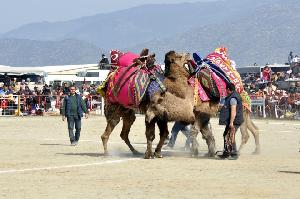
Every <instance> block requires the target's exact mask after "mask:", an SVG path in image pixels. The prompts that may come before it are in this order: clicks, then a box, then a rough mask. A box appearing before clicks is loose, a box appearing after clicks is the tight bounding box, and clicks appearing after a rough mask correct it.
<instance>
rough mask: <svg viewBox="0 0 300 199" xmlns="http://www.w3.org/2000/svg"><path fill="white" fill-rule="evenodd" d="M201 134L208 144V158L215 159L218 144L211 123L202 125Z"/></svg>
mask: <svg viewBox="0 0 300 199" xmlns="http://www.w3.org/2000/svg"><path fill="white" fill-rule="evenodd" d="M200 132H201V133H202V138H203V139H204V140H205V141H206V144H207V146H208V156H209V157H214V156H215V153H216V144H215V138H214V136H213V134H212V129H211V125H210V122H209V121H208V122H203V123H202V128H201V129H200Z"/></svg>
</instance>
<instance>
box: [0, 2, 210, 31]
mask: <svg viewBox="0 0 300 199" xmlns="http://www.w3.org/2000/svg"><path fill="white" fill-rule="evenodd" d="M199 1H211V0H0V5H1V7H0V8H1V9H0V33H3V32H6V31H9V30H11V29H14V28H17V27H19V26H21V25H24V24H27V23H32V22H40V21H50V22H52V21H64V20H69V19H74V18H79V17H82V16H89V15H94V14H98V13H103V12H111V11H115V10H121V9H125V8H130V7H134V6H137V5H142V4H149V3H181V2H199Z"/></svg>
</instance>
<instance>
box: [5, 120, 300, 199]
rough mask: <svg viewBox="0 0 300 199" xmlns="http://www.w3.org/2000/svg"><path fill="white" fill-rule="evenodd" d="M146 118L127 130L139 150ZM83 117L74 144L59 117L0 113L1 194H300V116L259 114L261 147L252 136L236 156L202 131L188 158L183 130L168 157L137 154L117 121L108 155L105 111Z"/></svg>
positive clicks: (234, 197)
mask: <svg viewBox="0 0 300 199" xmlns="http://www.w3.org/2000/svg"><path fill="white" fill-rule="evenodd" d="M143 120H144V118H143V117H137V120H136V122H135V123H134V125H133V127H132V131H131V134H130V138H131V141H132V142H133V143H134V146H135V147H136V148H137V149H138V150H139V151H140V152H144V151H145V148H146V146H145V133H144V131H145V127H144V122H143ZM82 122H83V127H82V128H83V129H82V136H81V140H80V142H79V144H78V145H77V146H75V147H74V146H70V144H69V141H68V133H67V123H66V122H62V121H61V118H60V117H24V118H0V198H12V199H19V198H22V199H41V198H72V199H75V198H89V199H90V198H222V199H224V198H231V199H240V198H255V199H260V198H272V199H274V198H284V199H286V198H295V199H296V198H300V152H299V147H300V146H299V145H300V144H299V141H300V122H299V121H280V120H255V123H256V125H257V126H258V127H259V128H260V130H261V131H260V132H261V134H260V135H261V154H260V155H252V154H251V153H252V151H253V150H254V140H253V137H252V136H251V137H250V139H249V142H248V143H247V145H246V147H245V149H244V150H243V151H242V153H241V156H240V158H239V159H238V160H218V159H214V158H207V157H206V156H205V153H206V152H207V147H206V144H205V142H204V141H203V140H202V139H201V136H199V138H198V140H199V142H200V155H199V157H198V158H191V157H190V156H189V153H188V152H186V151H184V150H183V149H182V148H183V146H184V142H185V138H184V136H183V134H181V133H180V134H179V136H178V140H177V143H176V146H175V150H173V151H170V150H164V151H163V155H164V158H162V159H153V160H145V159H143V156H140V157H133V156H132V155H131V153H130V151H129V149H128V148H127V146H126V145H125V143H123V142H122V141H121V138H120V137H119V132H120V130H121V125H120V124H119V125H118V126H117V128H116V129H115V130H114V132H113V133H112V135H111V139H110V143H109V150H110V152H111V156H110V157H104V156H103V148H102V144H101V142H100V135H101V134H102V132H103V131H104V128H105V124H106V123H105V118H104V117H101V116H92V117H91V118H89V119H87V120H86V119H83V121H82ZM169 127H170V128H171V127H172V123H170V124H169ZM212 127H213V130H214V135H215V139H216V145H217V150H222V131H223V126H219V125H217V119H212ZM157 138H158V134H157ZM156 141H157V139H156ZM237 142H238V144H239V143H240V133H239V134H238V136H237Z"/></svg>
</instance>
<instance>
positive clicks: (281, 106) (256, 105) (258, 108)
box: [250, 96, 300, 119]
mask: <svg viewBox="0 0 300 199" xmlns="http://www.w3.org/2000/svg"><path fill="white" fill-rule="evenodd" d="M250 98H251V110H252V115H253V116H254V117H263V118H276V119H278V118H286V119H300V101H298V102H295V103H294V104H288V98H287V97H282V98H281V99H280V100H274V99H272V100H268V99H265V98H264V97H261V96H250Z"/></svg>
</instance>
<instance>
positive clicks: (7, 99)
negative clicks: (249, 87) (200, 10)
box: [0, 95, 300, 119]
mask: <svg viewBox="0 0 300 199" xmlns="http://www.w3.org/2000/svg"><path fill="white" fill-rule="evenodd" d="M250 98H251V102H252V103H251V104H252V107H251V109H252V115H253V116H254V117H262V118H289V119H300V103H298V104H295V105H294V106H292V107H290V105H288V103H287V98H283V99H282V100H281V101H278V100H265V99H264V98H263V97H257V96H250ZM63 99H64V95H21V96H19V95H6V96H0V116H26V115H59V114H60V109H61V106H62V101H63ZM83 99H84V101H85V102H86V105H87V108H88V109H89V111H90V112H91V113H92V114H97V115H104V100H103V98H102V97H100V96H97V95H88V96H84V97H83Z"/></svg>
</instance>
